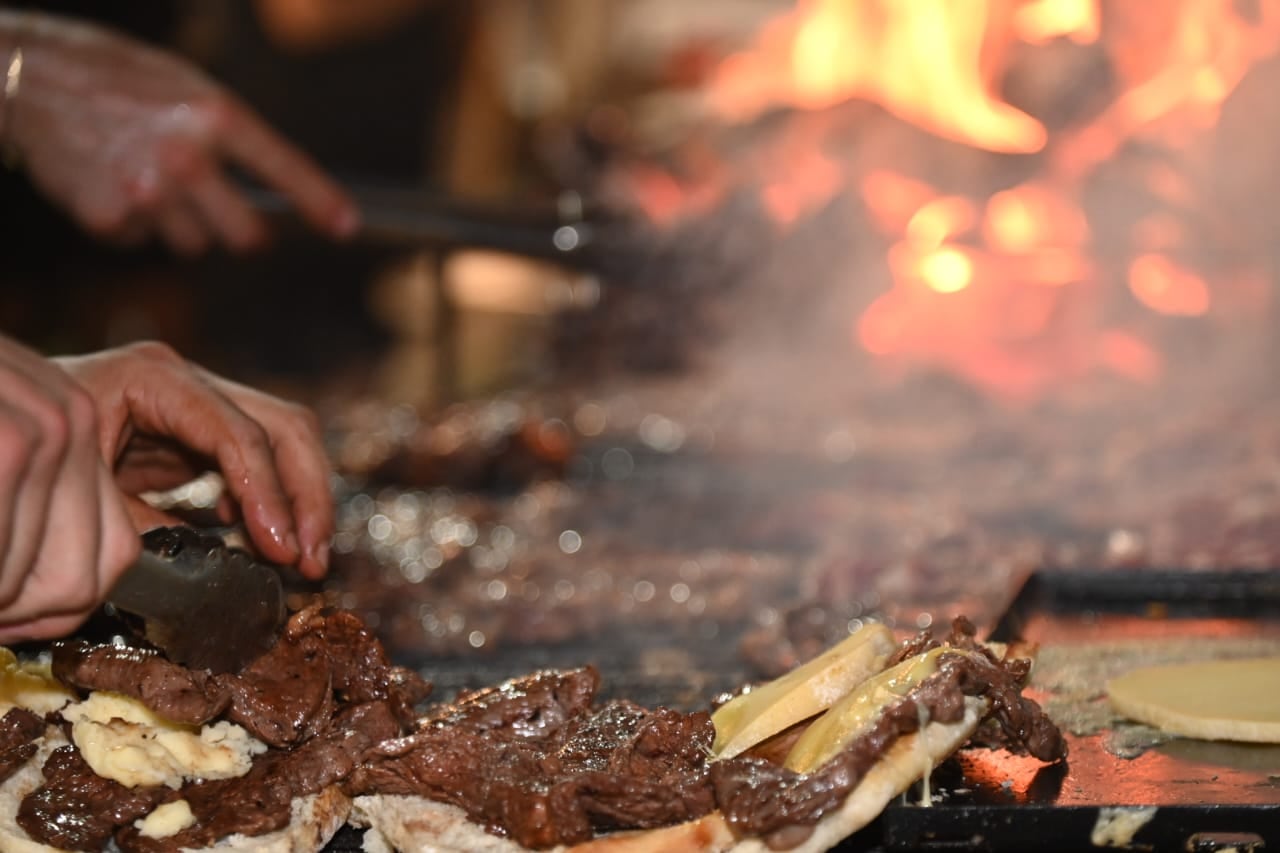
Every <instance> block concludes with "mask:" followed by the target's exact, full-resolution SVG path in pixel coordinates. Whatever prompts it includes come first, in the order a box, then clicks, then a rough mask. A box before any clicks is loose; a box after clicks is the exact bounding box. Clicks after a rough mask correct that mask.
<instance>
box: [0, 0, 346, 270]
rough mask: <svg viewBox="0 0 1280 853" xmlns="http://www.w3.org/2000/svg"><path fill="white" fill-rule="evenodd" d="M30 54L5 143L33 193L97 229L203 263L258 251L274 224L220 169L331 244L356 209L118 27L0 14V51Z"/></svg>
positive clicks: (228, 102) (277, 140) (239, 113)
mask: <svg viewBox="0 0 1280 853" xmlns="http://www.w3.org/2000/svg"><path fill="white" fill-rule="evenodd" d="M6 41H7V42H8V44H10V45H11V46H12V45H18V46H20V47H21V49H22V58H23V61H22V72H21V75H20V77H19V86H18V91H17V93H16V95H15V96H14V97H13V98H12V99H11V100H10V102H9V103H8V104H6V106H5V110H6V113H5V136H6V140H5V141H6V142H7V143H8V144H10V145H11V146H13V147H15V148H16V149H17V151H18V154H19V155H20V157H21V159H22V161H23V162H24V163H25V164H26V169H27V171H28V172H29V173H30V175H31V178H32V180H33V181H34V183H35V184H36V185H37V186H38V187H40V188H41V190H42V191H43V192H44V193H46V195H48V196H49V197H50V198H51V199H52V200H53V201H54V202H55V203H57V204H59V205H61V206H62V207H64V208H65V209H66V210H67V211H68V212H69V213H70V214H71V216H72V217H73V218H74V219H75V220H76V221H77V222H78V223H79V224H80V225H81V226H82V227H83V228H85V229H86V230H87V231H89V232H90V233H92V234H95V235H97V236H100V237H103V238H108V239H115V240H118V241H121V242H127V243H128V242H139V241H141V240H144V239H147V238H149V237H151V236H153V235H155V236H159V237H161V238H162V239H164V240H166V241H167V242H168V243H169V244H170V245H171V246H172V247H173V248H174V249H175V250H177V251H180V252H183V253H188V254H191V253H198V252H201V251H204V250H205V249H207V248H208V247H209V246H210V245H211V244H213V243H216V242H221V243H223V244H225V245H226V246H227V247H229V248H231V249H232V250H245V249H249V248H252V247H254V246H256V245H258V244H259V243H261V242H262V241H263V239H264V238H265V236H266V224H265V222H264V220H263V218H262V216H261V214H260V213H258V212H257V211H255V210H254V209H253V208H252V207H251V206H250V204H249V202H248V200H247V199H246V198H245V196H244V194H243V193H242V192H241V191H240V190H239V189H238V188H237V187H236V185H235V184H234V183H233V182H232V181H231V180H229V178H228V176H227V173H226V172H225V171H224V166H226V165H229V164H233V165H236V166H240V167H243V168H244V169H245V170H246V171H247V172H249V173H250V174H252V175H254V176H255V177H256V178H258V179H260V180H261V181H262V182H263V183H264V184H266V185H267V186H269V187H272V188H274V189H276V190H278V191H280V192H281V193H283V194H284V195H285V196H287V197H288V198H289V199H291V201H292V202H293V203H294V205H295V206H296V207H297V208H298V210H299V212H300V213H301V214H302V215H303V217H304V218H306V219H307V220H308V221H309V222H310V223H311V224H312V225H314V226H315V227H316V228H317V229H319V230H321V231H323V232H325V233H328V234H330V235H332V236H335V237H344V236H347V235H349V234H351V233H352V232H353V231H354V230H355V229H356V227H357V226H358V214H357V210H356V207H355V205H354V203H353V202H352V201H351V200H350V199H349V198H348V197H347V195H346V194H345V193H344V192H343V191H342V190H341V189H340V188H339V187H338V186H337V185H336V184H335V183H334V182H333V181H332V180H331V179H330V178H329V177H328V176H326V175H325V174H324V173H323V172H322V171H321V170H320V169H319V168H318V167H317V166H316V165H315V163H313V162H312V161H311V160H310V159H309V158H308V157H307V156H306V155H305V154H303V153H302V152H301V151H299V150H298V149H297V148H295V147H294V146H293V145H291V144H290V143H289V142H287V141H285V140H284V139H283V138H282V137H281V136H280V135H279V134H278V133H276V132H275V131H274V130H272V129H271V128H270V127H269V126H268V125H267V124H266V123H264V122H263V121H262V119H261V118H260V117H258V116H257V115H256V114H255V113H254V112H253V111H252V110H250V109H249V108H248V107H247V106H246V105H245V104H243V103H241V102H240V101H239V100H238V99H236V98H235V97H234V96H233V95H231V94H230V93H229V92H228V91H227V90H226V89H224V88H223V87H222V86H220V85H218V84H217V83H216V82H214V81H213V80H212V79H210V78H209V77H208V76H206V75H205V74H203V73H202V72H201V71H200V70H198V69H197V68H196V67H195V66H194V65H192V64H190V63H188V62H186V61H185V60H183V59H181V58H180V57H178V56H177V55H174V54H171V53H167V52H164V51H161V50H157V49H155V48H153V47H149V46H147V45H145V44H142V43H141V42H138V41H135V40H133V39H131V38H128V37H125V36H123V35H120V34H117V33H114V32H111V31H109V30H106V29H103V28H100V27H97V26H94V25H90V24H86V23H81V22H76V21H73V20H71V19H65V18H59V17H54V16H49V15H42V14H38V13H20V12H13V13H3V14H0V46H3V45H4V44H5V43H6Z"/></svg>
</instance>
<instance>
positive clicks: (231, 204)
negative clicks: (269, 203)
mask: <svg viewBox="0 0 1280 853" xmlns="http://www.w3.org/2000/svg"><path fill="white" fill-rule="evenodd" d="M188 192H189V193H190V197H191V201H192V203H193V204H194V205H195V206H196V208H197V209H198V210H199V212H200V215H201V216H202V217H203V218H204V220H205V222H207V223H209V226H210V227H211V228H212V229H213V230H214V232H216V233H217V235H218V237H219V238H220V239H221V240H222V242H223V243H224V244H225V245H226V246H227V247H228V248H230V249H231V250H232V251H238V252H245V251H249V250H250V249H254V248H257V247H258V246H260V245H262V244H263V243H264V242H265V241H266V238H267V226H266V223H265V222H264V221H263V218H262V215H261V214H259V213H258V212H257V211H256V210H254V209H253V208H252V207H251V206H250V205H249V202H248V201H247V200H245V198H244V196H243V194H241V193H238V192H236V191H235V190H234V189H232V187H231V184H230V183H229V182H228V181H227V179H226V178H225V177H223V176H222V175H221V174H219V173H217V172H213V171H210V172H209V173H207V174H206V175H204V176H203V177H202V178H200V179H199V180H197V181H195V182H193V183H192V185H191V187H190V189H189V190H188Z"/></svg>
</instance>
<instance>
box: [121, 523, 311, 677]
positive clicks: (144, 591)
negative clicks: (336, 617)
mask: <svg viewBox="0 0 1280 853" xmlns="http://www.w3.org/2000/svg"><path fill="white" fill-rule="evenodd" d="M142 540H143V551H142V555H141V556H140V557H139V558H138V560H137V561H136V562H135V563H134V565H133V566H132V567H131V568H130V569H129V570H128V571H127V572H125V574H124V576H123V577H122V578H121V579H120V580H119V582H118V583H117V584H116V586H115V588H114V589H113V590H112V591H111V595H110V596H108V598H107V602H108V604H110V605H111V606H112V607H113V608H115V609H116V610H118V611H123V612H124V613H126V614H129V615H132V616H135V617H138V618H139V619H140V620H141V623H142V629H141V630H140V632H139V633H141V634H142V636H143V637H144V638H145V639H146V640H147V641H148V642H149V643H151V644H152V645H154V646H156V647H157V648H158V649H160V650H161V651H162V652H164V654H165V656H166V657H168V658H169V659H170V660H172V661H174V662H175V663H180V664H182V665H183V666H187V667H190V668H192V669H207V670H211V671H213V672H238V671H239V670H240V669H242V668H244V666H245V665H246V664H248V663H249V662H250V661H252V660H253V659H255V658H257V657H258V656H260V655H262V654H263V653H265V652H266V651H267V650H269V649H270V648H271V647H272V646H273V645H274V644H275V642H276V639H277V637H278V636H279V634H280V629H281V627H282V626H283V625H284V621H285V618H286V615H287V614H286V609H285V601H284V587H283V584H282V583H281V580H280V573H279V571H278V570H277V569H276V568H274V567H272V566H267V565H264V564H262V563H259V562H257V561H255V560H254V559H253V557H252V556H251V555H250V554H249V553H248V552H247V551H244V550H242V549H239V548H231V547H228V546H226V545H225V544H224V543H223V541H222V540H221V539H220V538H218V537H216V536H210V535H205V534H201V533H200V532H198V531H196V530H194V529H192V528H189V527H161V528H157V529H155V530H151V531H148V532H147V533H145V534H143V537H142Z"/></svg>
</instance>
